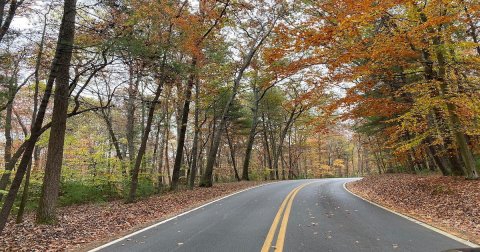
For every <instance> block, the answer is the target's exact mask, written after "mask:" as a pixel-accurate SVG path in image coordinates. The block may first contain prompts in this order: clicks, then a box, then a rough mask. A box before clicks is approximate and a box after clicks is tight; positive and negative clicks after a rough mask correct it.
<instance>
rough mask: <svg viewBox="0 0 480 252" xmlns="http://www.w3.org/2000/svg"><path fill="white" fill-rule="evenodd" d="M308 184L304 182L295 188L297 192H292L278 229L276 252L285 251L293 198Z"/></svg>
mask: <svg viewBox="0 0 480 252" xmlns="http://www.w3.org/2000/svg"><path fill="white" fill-rule="evenodd" d="M308 184H311V183H308ZM308 184H304V185H302V186H300V187H299V188H298V189H297V190H295V192H294V193H293V194H292V197H290V200H289V201H288V204H287V208H286V209H285V213H284V214H283V219H282V225H281V226H280V230H279V231H278V237H277V243H276V244H275V252H282V251H283V244H284V243H285V234H286V233H287V224H288V218H289V217H290V211H291V210H292V205H293V199H294V198H295V196H296V195H297V193H298V192H299V191H300V190H301V189H302V188H304V187H305V186H307V185H308Z"/></svg>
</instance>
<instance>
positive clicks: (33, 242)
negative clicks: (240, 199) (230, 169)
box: [0, 182, 259, 251]
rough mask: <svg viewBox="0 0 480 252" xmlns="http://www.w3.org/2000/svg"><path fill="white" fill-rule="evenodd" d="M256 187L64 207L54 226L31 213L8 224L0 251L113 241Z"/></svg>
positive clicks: (215, 188) (230, 186) (216, 187)
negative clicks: (202, 205)
mask: <svg viewBox="0 0 480 252" xmlns="http://www.w3.org/2000/svg"><path fill="white" fill-rule="evenodd" d="M257 184H259V182H236V183H225V184H215V185H214V186H213V187H211V188H195V189H194V190H184V191H178V192H173V193H165V194H162V195H157V196H153V197H150V198H146V199H142V200H140V201H138V202H135V203H132V204H125V203H124V202H123V201H113V202H109V203H106V204H101V205H100V204H86V205H78V206H70V207H65V208H61V209H59V210H58V217H59V221H58V224H56V225H54V226H48V225H36V224H35V220H34V216H33V214H28V215H27V216H25V221H24V222H23V223H21V224H15V223H14V221H13V220H10V221H9V223H8V224H7V227H6V228H5V230H4V232H3V235H2V236H0V251H27V250H28V251H47V250H48V251H64V250H71V249H78V248H82V247H85V246H87V245H88V244H90V243H95V242H99V241H108V240H112V239H113V238H115V237H117V236H119V235H121V234H125V233H127V232H131V231H134V230H136V229H139V228H141V227H144V226H146V225H148V224H153V223H154V222H157V221H159V220H161V219H164V218H166V217H168V216H171V215H174V214H177V213H180V212H183V211H185V210H187V209H189V208H192V207H195V206H197V205H200V204H202V203H205V202H206V201H210V200H213V199H215V198H219V197H222V196H225V195H228V194H230V193H232V192H235V191H239V190H242V189H245V188H248V187H251V186H254V185H257ZM179 245H180V244H179Z"/></svg>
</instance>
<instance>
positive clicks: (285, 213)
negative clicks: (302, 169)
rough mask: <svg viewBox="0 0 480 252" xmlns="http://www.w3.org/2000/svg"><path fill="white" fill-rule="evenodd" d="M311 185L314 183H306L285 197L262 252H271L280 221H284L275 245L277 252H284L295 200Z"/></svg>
mask: <svg viewBox="0 0 480 252" xmlns="http://www.w3.org/2000/svg"><path fill="white" fill-rule="evenodd" d="M311 183H314V182H310V183H306V184H303V185H300V186H298V187H296V188H295V189H293V190H292V191H291V192H290V193H289V194H288V195H287V197H285V199H284V200H283V202H282V204H281V205H280V208H279V209H278V212H277V214H276V215H275V218H274V219H273V222H272V226H270V230H268V233H267V237H266V238H265V242H264V243H263V246H262V250H261V252H269V251H270V248H271V247H272V242H273V238H274V236H275V233H276V231H277V227H278V224H279V223H280V220H282V222H281V225H280V230H279V231H278V236H277V242H276V244H275V252H281V251H283V245H284V243H285V234H286V232H287V224H288V218H289V216H290V211H291V210H292V205H293V200H294V198H295V196H296V195H297V193H298V192H299V191H300V190H301V189H302V188H304V187H305V186H307V185H309V184H311Z"/></svg>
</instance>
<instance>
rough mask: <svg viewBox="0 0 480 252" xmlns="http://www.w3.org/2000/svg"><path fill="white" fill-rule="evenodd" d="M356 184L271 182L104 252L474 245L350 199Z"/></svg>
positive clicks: (397, 248)
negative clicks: (348, 186) (345, 186)
mask: <svg viewBox="0 0 480 252" xmlns="http://www.w3.org/2000/svg"><path fill="white" fill-rule="evenodd" d="M350 180H351V179H321V180H296V181H284V182H278V183H272V184H268V185H264V186H261V187H257V188H254V189H251V190H247V191H245V192H241V193H238V194H236V195H233V196H231V197H228V198H225V199H223V200H220V201H217V202H215V203H212V204H210V205H207V206H204V207H202V208H200V209H198V210H195V211H192V212H190V213H188V214H185V215H183V216H179V217H177V218H175V219H173V220H171V221H168V222H166V223H163V224H161V225H158V226H156V227H154V228H150V229H148V230H146V231H143V232H141V233H138V234H136V235H134V236H131V237H128V238H124V239H122V240H120V241H118V242H115V243H113V244H110V245H108V246H106V247H103V248H101V249H99V250H100V251H115V252H118V251H195V252H197V251H198V252H201V251H205V252H212V251H228V252H230V251H248V252H250V251H261V252H267V251H276V252H278V251H422V252H428V251H432V252H438V251H444V250H446V249H451V248H459V247H467V246H466V245H464V244H461V243H459V242H457V241H455V240H453V239H451V238H448V237H446V236H443V235H441V234H439V233H436V232H434V231H432V230H430V229H428V228H425V227H423V226H421V225H418V224H416V223H413V222H411V221H409V220H407V219H404V218H402V217H400V216H397V215H395V214H393V213H391V212H389V211H386V210H384V209H382V208H379V207H377V206H374V205H372V204H370V203H368V202H366V201H363V200H361V199H359V198H357V197H356V196H354V195H352V194H350V193H349V192H348V191H346V190H345V189H344V187H343V184H344V183H345V182H347V181H350Z"/></svg>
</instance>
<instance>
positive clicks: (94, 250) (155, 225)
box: [88, 182, 278, 252]
mask: <svg viewBox="0 0 480 252" xmlns="http://www.w3.org/2000/svg"><path fill="white" fill-rule="evenodd" d="M274 183H278V182H270V183H265V184H261V185H257V186H253V187H249V188H246V189H243V190H240V191H238V192H234V193H231V194H229V195H227V196H223V197H221V198H219V199H216V200H212V201H210V202H207V203H205V204H203V205H201V206H198V207H196V208H194V209H191V210H188V211H186V212H183V213H180V214H178V215H175V216H173V217H170V218H168V219H166V220H163V221H161V222H158V223H156V224H153V225H151V226H148V227H146V228H143V229H141V230H138V231H136V232H133V233H131V234H128V235H125V236H123V237H120V238H118V239H116V240H114V241H111V242H108V243H105V244H103V245H101V246H99V247H96V248H94V249H91V250H88V252H97V251H100V250H102V249H104V248H107V247H109V246H111V245H113V244H115V243H118V242H120V241H124V240H131V238H130V237H132V236H135V235H137V234H140V233H142V232H145V231H147V230H149V229H152V228H155V227H158V226H160V225H162V224H164V223H167V222H169V221H172V220H175V219H177V218H178V217H181V216H184V215H187V214H189V213H191V212H194V211H196V210H198V209H202V208H204V207H206V206H208V205H211V204H213V203H216V202H218V201H221V200H224V199H226V198H229V197H231V196H233V195H236V194H240V193H242V192H245V191H248V190H252V189H255V188H259V187H262V186H266V185H270V184H274ZM123 245H124V244H122V246H123Z"/></svg>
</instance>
